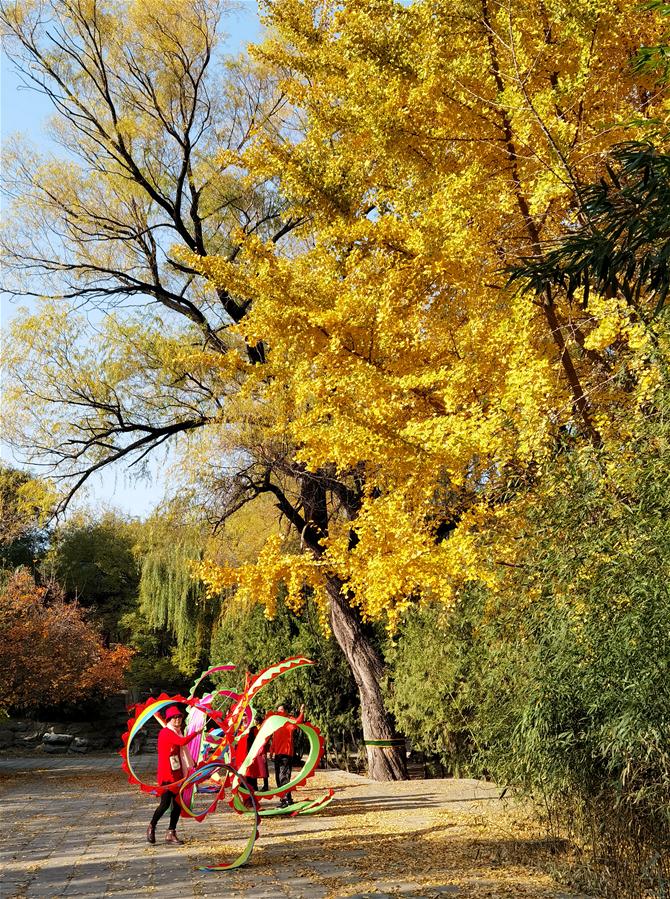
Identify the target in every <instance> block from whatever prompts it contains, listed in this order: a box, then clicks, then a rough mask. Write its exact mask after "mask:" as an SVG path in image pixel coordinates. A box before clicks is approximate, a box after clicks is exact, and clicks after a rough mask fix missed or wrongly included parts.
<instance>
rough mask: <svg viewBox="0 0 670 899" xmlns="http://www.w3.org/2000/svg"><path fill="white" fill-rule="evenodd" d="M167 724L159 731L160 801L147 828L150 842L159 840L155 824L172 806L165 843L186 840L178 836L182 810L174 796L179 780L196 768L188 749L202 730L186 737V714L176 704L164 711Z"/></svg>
mask: <svg viewBox="0 0 670 899" xmlns="http://www.w3.org/2000/svg"><path fill="white" fill-rule="evenodd" d="M165 720H166V721H167V724H166V725H165V727H163V728H162V729H161V731H160V733H159V734H158V776H157V778H156V780H157V782H158V785H159V787H160V789H159V791H158V792H159V794H160V797H161V801H160V804H159V806H158V808H157V809H156V811H155V812H154V814H153V817H152V819H151V822H150V823H149V826H148V827H147V842H148V843H155V842H156V825H157V824H158V822H159V821H160V819H161V818H162V817H163V815H164V814H165V812H166V811H167V810H168V808H169V809H170V827H169V830H168V832H167V834H166V836H165V842H166V843H183V842H184V841H183V840H180V839H179V837H178V836H177V822H178V821H179V815H180V813H181V809H180V808H179V805H178V803H177V801H176V799H175V793H176V792H177V791H178V789H179V787H178V784H179V781H180V780H182V778H184V777H186V775H187V774H188V772H189V769H190V768H193V767H194V763H193V759H192V758H191V754H190V753H189V751H188V749H187V748H186V744H187V743H190V742H191V740H193V739H194V737H197V736H198V734H201V733H202V729H201V730H196V731H193V733H192V734H186V736H184V735H183V734H182V732H181V726H182V723H183V721H184V716H183V714H182V712H181V710H180V709H179V708H177V706H176V705H173V706H170V708H169V709H168V710H167V712H166V714H165ZM170 806H172V807H171V808H170Z"/></svg>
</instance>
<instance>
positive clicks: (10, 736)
mask: <svg viewBox="0 0 670 899" xmlns="http://www.w3.org/2000/svg"><path fill="white" fill-rule="evenodd" d="M14 742H15V736H14V731H13V730H10V729H9V728H8V727H0V749H9V747H10V746H13V745H14Z"/></svg>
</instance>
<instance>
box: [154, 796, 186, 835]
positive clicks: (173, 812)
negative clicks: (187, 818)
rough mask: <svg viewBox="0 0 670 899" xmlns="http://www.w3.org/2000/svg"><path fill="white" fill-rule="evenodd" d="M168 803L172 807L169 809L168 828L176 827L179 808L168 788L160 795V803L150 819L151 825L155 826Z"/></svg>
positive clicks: (173, 828) (166, 808)
mask: <svg viewBox="0 0 670 899" xmlns="http://www.w3.org/2000/svg"><path fill="white" fill-rule="evenodd" d="M170 804H171V805H172V808H171V809H170V830H175V829H176V827H177V823H178V822H179V815H180V814H181V809H180V808H179V805H178V804H177V802H176V800H175V798H174V793H171V792H170V791H169V790H166V791H165V792H164V793H163V795H162V796H161V801H160V804H159V806H158V808H157V809H156V811H155V812H154V814H153V818H152V819H151V826H152V827H156V825H157V824H158V822H159V821H160V819H161V818H162V817H163V815H164V814H165V812H166V811H167V810H168V809H169V808H170Z"/></svg>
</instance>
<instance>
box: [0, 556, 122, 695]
mask: <svg viewBox="0 0 670 899" xmlns="http://www.w3.org/2000/svg"><path fill="white" fill-rule="evenodd" d="M130 657H131V652H130V650H128V649H126V648H125V647H123V646H116V647H113V648H112V649H106V648H105V647H104V646H103V645H102V642H101V640H100V636H99V635H98V633H97V631H96V630H95V629H94V628H93V627H92V626H91V625H90V624H89V623H88V622H87V621H86V619H85V617H84V614H83V611H82V609H81V607H80V606H79V605H77V604H76V603H68V602H66V601H65V598H64V595H63V591H62V590H61V588H60V587H59V586H58V585H57V584H55V583H50V584H48V585H47V586H42V587H40V586H38V585H37V584H36V583H35V580H34V578H33V577H32V575H31V574H30V573H29V572H28V571H27V570H26V569H19V570H17V571H16V572H15V573H14V575H13V576H12V577H11V579H10V580H9V582H8V583H7V585H6V586H5V588H4V589H3V590H2V592H1V593H0V696H1V697H2V705H3V707H4V708H5V709H34V708H40V707H42V706H46V705H55V706H58V705H62V704H64V703H71V702H79V701H80V700H83V699H88V698H89V697H104V696H106V695H108V694H110V693H114V692H116V691H117V690H120V689H121V688H122V686H123V674H124V671H125V670H126V668H127V666H128V664H129V662H130Z"/></svg>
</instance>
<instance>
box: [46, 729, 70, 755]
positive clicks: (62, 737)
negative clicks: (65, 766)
mask: <svg viewBox="0 0 670 899" xmlns="http://www.w3.org/2000/svg"><path fill="white" fill-rule="evenodd" d="M73 740H74V734H57V733H53V731H51V732H48V733H46V734H44V736H43V737H42V746H43V747H44V750H45V752H67V751H68V749H69V748H70V744H71V743H72V741H73Z"/></svg>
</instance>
